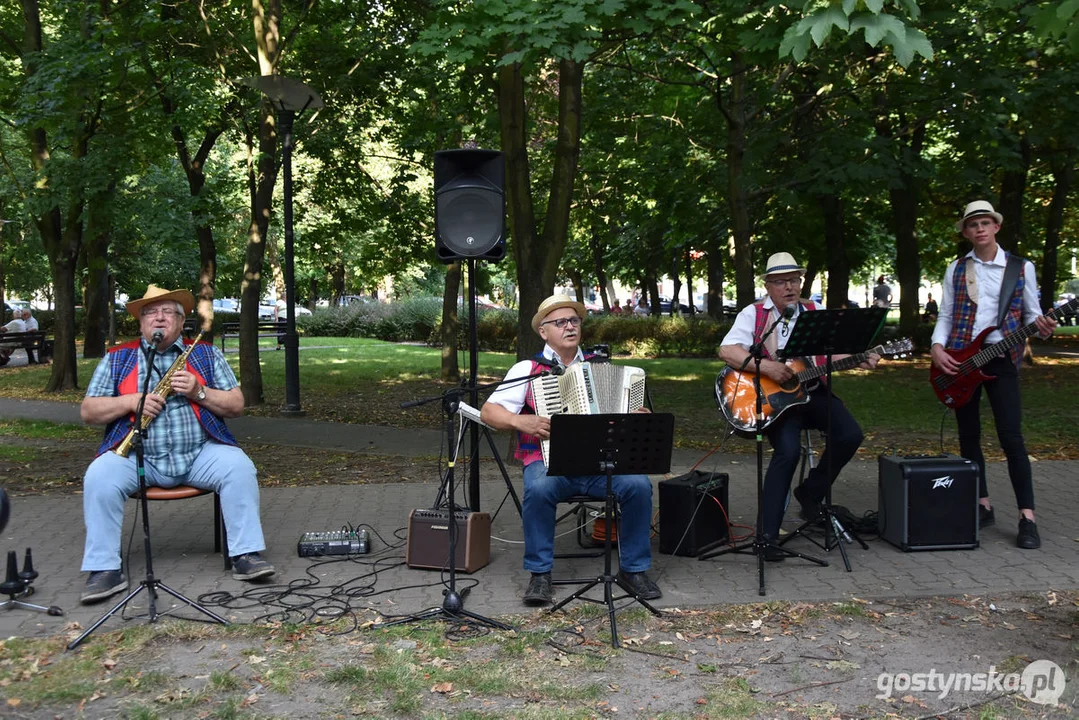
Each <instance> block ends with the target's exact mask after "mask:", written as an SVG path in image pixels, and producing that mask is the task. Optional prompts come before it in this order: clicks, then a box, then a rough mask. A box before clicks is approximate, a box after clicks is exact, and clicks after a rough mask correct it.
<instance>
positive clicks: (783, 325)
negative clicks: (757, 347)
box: [720, 296, 802, 350]
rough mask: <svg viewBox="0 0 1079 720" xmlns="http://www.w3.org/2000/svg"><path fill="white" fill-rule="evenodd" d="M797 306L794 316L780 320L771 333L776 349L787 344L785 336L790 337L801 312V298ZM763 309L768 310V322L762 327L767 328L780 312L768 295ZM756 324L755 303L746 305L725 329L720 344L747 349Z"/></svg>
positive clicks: (751, 340) (751, 341)
mask: <svg viewBox="0 0 1079 720" xmlns="http://www.w3.org/2000/svg"><path fill="white" fill-rule="evenodd" d="M797 307H798V309H797V310H795V312H794V317H792V318H791V319H790V320H786V321H782V322H780V323H779V325H777V326H776V329H775V332H773V333H772V337H774V338H775V339H776V349H777V350H782V349H783V348H785V347H786V346H787V338H789V337H790V335H791V331H792V330H794V323H796V322H797V321H798V316H799V315H801V314H802V301H801V300H799V301H798V303H797ZM764 309H765V310H768V324H767V325H765V326H764V329H765V330H767V329H768V328H769V327H771V326H772V323H774V322H775V321H776V320H777V319H779V317H780V312H779V310H778V308H776V305H775V303H774V302H772V298H771V297H770V296H769V297H765V298H764ZM756 326H757V303H753V304H751V305H746V306H745V307H744V308H742V310H741V312H739V313H738V316H737V317H735V318H734V324H733V325H731V329H730V330H728V331H727V334H726V335H725V336H724V337H723V342H721V343H720V345H741V346H742V347H744V348H745V349H746V350H748V349H749V346H750V345H752V344H753V329H754V328H755V327H756Z"/></svg>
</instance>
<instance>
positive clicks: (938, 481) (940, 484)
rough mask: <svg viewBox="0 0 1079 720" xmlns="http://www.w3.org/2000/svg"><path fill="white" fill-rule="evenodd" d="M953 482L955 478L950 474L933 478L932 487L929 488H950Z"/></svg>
mask: <svg viewBox="0 0 1079 720" xmlns="http://www.w3.org/2000/svg"><path fill="white" fill-rule="evenodd" d="M953 482H955V478H953V477H952V476H951V475H945V476H944V477H939V478H933V487H932V488H930V489H931V490H936V489H937V488H950V487H951V486H952V483H953Z"/></svg>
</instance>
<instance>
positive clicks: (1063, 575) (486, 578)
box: [0, 399, 1079, 637]
mask: <svg viewBox="0 0 1079 720" xmlns="http://www.w3.org/2000/svg"><path fill="white" fill-rule="evenodd" d="M0 417H22V418H38V419H47V420H54V421H58V422H78V409H77V407H76V406H74V405H71V404H66V403H53V402H43V401H20V400H12V399H0ZM230 426H231V427H232V428H233V429H234V432H235V433H236V435H237V437H239V438H240V440H241V443H242V442H244V441H257V442H260V443H267V444H279V445H286V446H287V445H293V446H304V447H323V448H328V449H333V450H337V451H358V450H362V451H365V452H370V453H384V454H388V455H403V456H411V457H430V456H432V455H434V454H435V453H436V452H437V448H438V447H439V440H440V437H439V433H438V431H434V430H419V429H410V430H408V431H402V430H400V429H392V428H379V427H366V426H356V425H338V424H334V423H324V422H318V421H313V420H302V419H301V420H292V419H278V418H256V417H245V418H240V419H237V420H235V421H233V422H231V423H230ZM499 445H500V447H501V446H502V443H499ZM432 448H435V449H436V450H432ZM481 451H482V453H483V454H486V455H489V451H488V449H487V447H486V444H485V443H484V444H483V445H481ZM701 455H703V453H699V452H690V451H682V450H676V451H675V455H674V462H673V467H672V475H675V476H676V475H680V474H683V473H685V472H687V471H688V470H689V469H690V468H691V467H692V466H693V465H694V464H695V463H696V462H697V461H698V460H699V459H700V456H701ZM87 461H89V458H87ZM356 461H357V462H363V457H362V456H361V455H357V460H356ZM700 469H702V470H716V471H718V472H723V473H728V474H729V476H730V485H729V497H730V499H729V512H730V515H731V521H732V522H733V523H735V524H741V525H744V526H746V527H751V526H752V525H753V524H754V520H755V515H756V490H755V478H756V468H755V463H754V459H753V457H751V456H745V455H729V454H716V455H713V456H712V457H710V458H708V459H707V460H706V461H705V463H704V464H702V466H701V468H700ZM1077 471H1079V463H1077V462H1073V461H1062V462H1056V461H1054V462H1036V463H1035V464H1034V478H1035V491H1036V493H1037V498H1038V507H1039V510H1038V526H1039V529H1040V531H1041V535H1042V548H1041V549H1040V550H1037V551H1023V550H1019V549H1017V548H1016V547H1015V545H1014V539H1015V528H1016V522H1017V520H1016V517H1015V511H1014V495H1013V494H1012V490H1011V485H1010V483H1009V482H1008V479H1007V473H1006V469H1005V467H1004V466H1003V465H1002V464H992V465H991V466H990V480H989V483H990V493H991V497H993V498H994V500H995V504H996V508H997V524H996V525H995V526H994V527H991V528H988V529H986V530H985V531H983V533H982V535H981V546H980V547H979V548H977V549H973V550H942V551H931V552H912V553H904V552H902V551H900V550H898V549H896V548H895V547H893V546H892V545H890V544H888V543H886V542H884V541H882V540H878V539H870V540H869V541H868V544H869V549H868V550H862V549H861V548H860V547H858V546H857V545H852V546H848V552H849V556H850V562H851V565H852V570H853V571H852V572H846V570H845V569H844V567H843V563H842V560H841V558H840V556H839V551H838V550H837V549H833V550H831V551H830V552H823V551H821V550H820V549H819V548H817V547H816V546H814V545H813V544H811V543H809V542H808V541H806V540H804V539H796V540H794V541H793V542H792V543H790V545H789V546H790V547H791V548H792V549H797V550H800V551H802V552H806V553H809V554H814V555H817V556H820V557H823V558H824V559H826V560H827V561H828V562H829V566H828V567H818V566H816V565H814V564H811V563H808V562H805V561H802V560H797V559H788V560H787V561H785V562H782V563H768V564H766V566H765V581H766V588H767V596H766V599H780V600H792V601H832V600H843V599H849V598H851V597H859V598H880V599H885V598H904V597H906V598H909V597H916V596H920V595H938V594H944V595H949V594H957V595H958V594H965V593H972V594H982V595H990V596H992V595H993V594H995V593H1004V592H1012V591H1024V592H1045V591H1047V590H1050V589H1054V590H1065V589H1073V588H1076V587H1079V553H1077V552H1076V532H1077V531H1076V527H1077V520H1079V511H1077V509H1076V504H1075V503H1074V502H1073V501H1072V496H1073V492H1074V479H1075V477H1076V474H1077ZM430 476H431V477H432V478H436V477H438V473H437V472H436V471H435V468H434V460H432V473H431V474H430ZM510 478H511V481H512V482H513V483H514V485H515V487H516V488H517V489H518V493H519V492H520V486H521V473H520V469H519V468H517V467H516V466H515V465H513V464H511V465H510ZM660 480H662V478H660V477H656V478H653V482H654V483H658V482H659V481H660ZM877 482H878V469H877V463H876V461H875V460H855V461H854V462H852V463H851V464H850V465H848V467H847V468H846V470H845V471H844V473H843V474H842V475H841V477H840V479H839V480H838V481H837V483H836V485H835V489H834V500H835V502H836V503H837V504H839V505H844V506H846V507H848V508H850V510H851V511H852V512H853V513H854V514H855V515H861V514H863V513H864V512H866V511H869V510H876V508H877ZM458 484H460V482H459V483H458ZM437 494H438V485H437V483H435V482H428V483H416V482H408V483H404V482H402V483H389V484H384V485H344V486H307V487H295V488H271V489H265V490H263V492H262V498H261V505H262V519H263V527H264V531H265V534H266V538H267V545H268V548H267V553H266V554H267V557H268V558H269V559H270V560H271V561H272V562H273V563H274V564H275V565H276V566H277V570H278V573H277V575H276V576H275V577H274V578H273V581H274V582H275V583H276V584H275V585H268V586H265V587H266V588H267V589H269V588H271V587H272V588H273V589H275V590H283V589H284V588H283V587H282V586H283V585H285V584H287V583H293V584H294V585H296V584H300V583H306V582H309V581H311V579H312V578H314V579H317V581H318V583H319V584H318V586H317V587H315V588H305V590H304V592H305V593H307V594H308V595H309V596H313V597H317V598H321V599H319V600H318V601H317V602H318V603H322V602H325V600H324V599H325V598H328V597H330V596H333V597H334V598H336V601H337V603H338V604H339V605H341V604H348V605H350V606H351V607H354V608H367V607H372V608H377V609H379V610H381V611H383V612H386V613H395V614H396V613H407V612H415V611H418V610H421V609H423V608H426V607H430V606H437V605H439V604H441V602H442V595H441V589H442V587H443V584H442V582H443V581H444V580H445V577H444V576H443V575H442V574H441V573H439V572H438V571H432V570H419V569H416V570H413V569H409V568H407V567H405V566H404V564H403V563H402V562H401V561H402V560H403V558H404V553H405V548H404V544H403V542H402V541H401V540H400V539H399V538H403V537H404V529H405V528H406V526H407V522H408V516H409V512H410V511H411V510H412V509H414V508H427V507H430V506H431V505H432V503H433V502H434V501H435V498H436V496H437ZM505 494H506V488H505V484H504V482H503V480H502V478H501V477H500V475H499V473H498V470H497V468H496V467H495V465H494V464H493V463H490V462H486V463H484V464H483V466H482V474H481V500H482V502H481V507H482V509H483V510H484V511H488V512H491V513H495V511H496V508H498V507H499V504H500V502H501V501H502V500H503V499H504V496H505ZM458 497H460V495H458ZM655 502H656V503H657V506H658V502H659V494H658V492H657V493H656V494H655ZM135 506H136V504H135V503H129V505H128V508H129V510H128V512H127V517H126V518H125V532H124V548H125V550H124V552H125V557H126V562H127V563H128V567H129V568H130V569H129V575H130V576H131V579H132V581H133V582H134V583H137V582H138V581H139V580H141V579H142V578H143V573H144V553H143V542H142V532H141V523H140V526H139V527H136V528H135V529H134V533H132V532H131V529H132V526H133V525H134V524H135V520H134V515H135V512H134V508H135ZM150 514H151V526H152V540H153V565H154V570H155V573H156V575H157V577H158V579H160V580H162V581H163V582H165V583H166V584H167V585H169V586H170V587H171V588H173V589H174V590H176V591H178V592H180V593H182V594H184V595H186V596H188V597H189V598H192V599H197V598H199V597H200V596H204V597H205V595H204V594H206V593H215V592H227V593H236V594H239V593H243V592H245V591H248V590H251V589H252V587H253V586H252V585H251V584H247V583H242V582H238V581H235V580H233V579H232V577H231V575H230V574H229V573H228V572H226V571H224V570H223V568H222V564H221V558H220V556H219V555H215V554H214V553H213V547H212V546H213V534H212V530H213V528H212V505H211V499H210V498H208V497H203V498H198V499H195V500H188V501H179V502H168V503H153V504H151V506H150ZM791 514H792V515H793V513H791ZM348 525H352V526H360V525H366V526H368V527H370V528H371V530H372V531H373V532H372V536H373V537H372V553H371V554H370V555H366V556H354V558H353V559H352V560H351V561H342V562H334V563H315V562H313V561H312V560H310V559H307V558H300V557H298V555H297V551H296V543H297V541H298V539H299V537H300V535H301V534H302V533H303V532H305V531H317V530H336V529H340V528H341V527H343V526H348ZM795 525H796V523H795V522H793V521H791V522H788V523H787V525H786V527H787V528H791V529H793V528H794V527H795ZM559 532H560V533H561V534H560V536H559V537H558V539H557V542H556V549H557V550H559V551H572V550H574V549H576V540H575V536H574V530H573V526H572V523H570V522H569V521H567V522H566V523H565V524H564V525H562V526H560V528H559ZM736 532H739V531H738V530H737V529H736ZM741 532H745V531H741ZM375 533H377V536H376V535H375ZM491 534H492V540H491V559H490V563H489V564H488V565H487V566H486V567H484V568H482V569H480V570H479V571H477V572H475V573H473V574H461V575H459V576H458V588H459V589H461V588H463V587H465V586H472V585H473V584H475V587H474V588H473V589H472V590H471V593H470V594H469V596H468V597H467V598H466V603H465V607H466V608H467V609H468V610H470V611H471V612H474V613H480V614H482V615H488V616H503V615H511V614H516V613H533V612H535V611H534V610H531V609H529V608H525V607H524V606H522V605H521V603H520V596H521V594H522V593H523V591H524V589H525V585H526V584H527V579H528V578H527V573H525V572H524V571H523V570H522V569H521V555H522V546H521V537H522V533H521V524H520V519H519V518H518V516H517V514H516V510H515V509H514V507H513V506H512V503H509V502H505V503H504V505H502V507H501V509H500V510H499V511H498V512H497V514H496V515H495V517H494V520H493V527H492V531H491ZM128 538H133V539H132V540H131V541H130V542H129V540H128ZM0 540H2V541H3V542H2V543H0V550H15V551H17V553H18V557H19V561H20V563H21V561H22V557H23V552H24V549H25V548H26V547H31V548H33V553H34V561H35V566H36V569H37V570H38V571H39V572H40V573H41V576H40V577H39V578H38V580H37V581H36V582H35V583H34V586H35V589H36V592H35V594H34V596H33V597H31V598H29V600H30V601H33V602H36V603H38V604H42V605H57V606H59V607H61V608H62V609H63V610H64V611H65V615H64V616H63V617H49V616H46V615H44V614H37V613H31V612H28V611H25V610H10V611H5V612H0V637H6V636H9V635H27V636H35V635H49V634H52V633H56V632H59V631H61V629H63V628H64V626H65V624H67V623H70V622H72V621H77V622H78V623H79V624H80V625H81V626H82V627H84V628H85V627H88V626H89V624H90V623H92V622H93V621H94V620H95V619H96V618H97V617H99V616H100V615H101V614H103V613H104V612H105V611H106V610H108V609H109V608H110V607H111V606H112V605H111V603H110V602H105V603H103V604H99V605H95V606H90V607H83V606H80V605H79V604H78V596H79V593H80V592H81V590H82V587H83V585H84V584H85V577H86V576H85V574H83V573H80V572H79V571H78V566H79V561H80V558H81V553H82V542H83V526H82V509H81V496H78V495H72V496H39V497H17V498H14V501H13V504H12V519H11V522H10V524H9V526H8V528H7V529H6V530H5V531H4V533H3V534H2V535H0ZM128 548H130V549H128ZM601 569H602V559H597V558H589V559H572V560H557V561H556V564H555V574H556V576H561V577H567V576H568V577H591V576H594V575H595V574H597V573H599V572H600V571H601ZM652 575H653V577H654V578H655V579H656V580H657V581H658V582H659V584H660V586H661V587H662V589H663V592H664V595H663V598H662V600H660V601H659V602H658V603H656V605H657V606H658V607H660V608H661V609H662V608H664V607H674V606H677V607H683V608H684V607H691V606H702V605H711V604H715V603H747V602H757V601H759V600H761V599H762V598H760V596H759V595H758V594H757V586H758V573H757V563H756V559H755V558H754V557H753V556H750V555H742V554H732V555H722V556H719V557H715V558H712V559H709V560H706V561H699V560H697V559H696V558H694V557H681V556H672V555H664V554H660V553H659V551H658V538H654V540H653V569H652ZM254 587H262V586H254ZM358 588H362V589H358ZM572 589H573V588H571V587H561V588H556V594H557V596H558V597H564V596H565V595H566V594H568V593H569V592H571V591H572ZM335 590H336V591H335ZM260 595H261V598H254V599H253V598H252V597H251V596H250V595H248V596H246V597H245V598H244V599H237V600H235V602H233V603H231V605H230V606H229V607H214V608H213V609H214V611H215V612H218V613H220V614H224V615H225V616H226V617H228V618H230V619H232V620H236V621H251V620H253V619H255V618H257V617H260V616H263V615H265V614H266V613H268V612H271V611H272V610H273V608H267V607H264V606H262V605H260V604H259V603H258V602H257V601H256V600H257V599H263V600H265V599H269V598H270V595H267V594H265V593H261V594H260ZM275 596H276V594H275ZM121 597H123V596H122V595H119V596H116V597H115V598H114V599H113V600H112V602H115V601H117V600H119V599H120V598H121ZM210 599H218V598H210ZM146 600H147V593H145V592H143V593H141V594H140V595H139V596H138V597H137V598H136V600H135V603H134V605H135V606H137V607H134V608H133V609H132V613H134V614H137V613H139V612H145V608H146ZM286 602H291V603H293V604H296V603H299V599H297V598H296V597H295V596H293V597H292V599H291V600H286ZM307 602H309V601H308V600H304V601H303V604H307ZM173 604H174V602H173V600H172V599H171V598H170V597H169V596H167V595H162V596H161V598H160V600H159V602H158V609H159V610H162V609H165V608H168V607H171V606H172V605H173ZM140 608H141V610H140ZM129 614H130V613H129ZM180 614H190V613H189V612H186V611H185V612H183V613H180ZM511 622H512V620H511ZM122 625H123V620H121V619H119V618H118V617H114V618H112V619H110V620H109V621H108V622H107V623H106V624H105V625H104V626H103V629H111V628H118V627H121V626H122Z"/></svg>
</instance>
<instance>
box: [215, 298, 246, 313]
mask: <svg viewBox="0 0 1079 720" xmlns="http://www.w3.org/2000/svg"><path fill="white" fill-rule="evenodd" d="M213 305H214V312H215V313H216V312H230V313H238V312H240V301H239V300H235V299H233V298H214V303H213Z"/></svg>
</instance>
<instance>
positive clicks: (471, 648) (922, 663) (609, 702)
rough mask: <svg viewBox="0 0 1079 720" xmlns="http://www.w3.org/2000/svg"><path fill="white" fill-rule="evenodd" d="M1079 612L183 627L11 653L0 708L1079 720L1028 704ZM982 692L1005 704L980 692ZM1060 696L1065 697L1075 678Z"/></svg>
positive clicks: (1059, 600) (836, 608)
mask: <svg viewBox="0 0 1079 720" xmlns="http://www.w3.org/2000/svg"><path fill="white" fill-rule="evenodd" d="M1077 602H1079V599H1077V596H1076V595H1075V594H1074V593H1070V594H1066V593H1052V592H1050V593H1047V594H1044V595H1025V596H986V597H963V598H948V599H941V598H928V599H922V600H914V601H911V600H907V601H903V602H897V603H888V602H879V601H878V602H868V601H866V602H862V601H853V602H848V603H839V604H823V605H812V604H786V603H770V604H760V605H744V606H732V607H722V608H715V609H710V610H693V611H682V610H677V609H673V610H669V611H666V612H665V613H664V615H663V616H662V617H659V618H656V617H653V616H651V615H649V614H648V613H646V612H643V611H641V610H639V609H633V608H626V609H624V610H622V612H621V613H620V614H619V631H620V638H621V640H622V644H623V647H622V648H621V649H618V650H615V649H612V648H611V646H610V645H609V643H608V639H609V634H608V631H607V628H608V624H607V618H606V616H605V615H603V614H602V613H599V612H587V611H581V610H577V611H573V612H570V613H568V614H565V613H558V614H555V615H547V614H543V613H537V614H535V615H531V616H525V617H513V618H504V619H505V620H507V621H508V622H510V623H512V624H514V625H515V630H514V631H512V632H502V631H492V632H485V631H476V630H474V629H471V628H468V627H467V626H458V625H452V626H449V625H445V624H439V623H425V624H410V625H404V626H401V627H399V628H392V629H388V630H379V629H371V628H369V627H364V626H363V625H362V624H361V627H360V628H358V629H355V630H353V631H351V632H343V633H342V634H335V633H338V632H340V631H342V630H348V629H349V628H351V627H352V626H353V619H351V618H350V619H349V620H348V621H347V622H345V621H338V622H336V623H331V624H329V625H325V626H322V627H318V626H312V625H306V626H299V627H296V626H290V627H281V626H279V627H268V628H253V627H250V626H247V627H231V628H220V627H207V626H203V625H197V624H194V623H191V624H184V623H177V622H171V621H170V622H166V623H162V624H160V625H156V626H147V625H144V626H138V627H134V626H133V627H131V628H128V629H125V630H124V631H117V632H112V633H108V634H102V635H99V636H96V637H95V640H94V641H93V642H91V643H88V644H86V645H84V646H83V647H82V648H80V650H79V651H78V652H76V653H65V652H63V650H62V646H63V642H65V638H64V637H58V638H54V639H51V640H43V641H27V640H8V641H5V642H2V643H0V691H2V694H3V696H4V697H5V698H6V703H7V706H6V707H5V708H4V710H5V711H6V714H5V717H18V718H35V719H37V718H41V719H44V718H55V717H116V716H120V715H124V716H127V717H349V716H365V717H420V716H423V717H441V716H451V715H452V716H459V715H466V716H469V717H513V718H518V717H520V718H547V717H552V716H559V717H582V718H583V717H657V716H662V717H686V718H689V717H693V718H697V717H703V718H711V717H738V718H740V717H747V718H748V717H761V718H764V717H785V718H786V717H789V718H805V717H809V718H855V717H858V718H863V717H864V718H868V717H881V718H883V717H904V718H915V717H918V718H929V717H957V718H958V717H964V718H966V717H970V718H1002V717H1009V718H1010V717H1032V718H1033V717H1068V716H1070V714H1071V712H1072V709H1073V707H1074V703H1075V700H1076V688H1077V687H1079V682H1075V681H1074V680H1073V681H1071V686H1070V687H1065V688H1064V690H1063V694H1061V695H1059V697H1058V698H1057V702H1056V703H1054V704H1040V703H1036V702H1032V701H1031V700H1029V699H1027V697H1026V696H1025V695H1024V693H1023V691H1022V690H1017V687H1019V686H1020V683H1019V680H1018V678H1020V677H1021V676H1022V673H1023V672H1024V670H1025V669H1026V668H1027V667H1028V666H1029V665H1030V664H1031V663H1032V662H1033V661H1036V660H1049V661H1052V662H1053V663H1055V664H1056V665H1057V666H1058V667H1059V668H1060V670H1061V671H1062V672H1063V673H1064V674H1066V676H1067V677H1068V678H1072V677H1073V676H1074V675H1075V671H1076V670H1077V669H1079V663H1077V662H1076V659H1075V658H1076V655H1075V642H1076V638H1075V635H1074V633H1075V627H1076V619H1077V610H1076V604H1077ZM374 617H375V616H374V615H373V614H372V613H370V612H369V611H360V612H359V617H358V618H356V620H357V621H361V622H362V621H365V620H371V619H374ZM953 673H955V674H957V675H953ZM917 674H921V675H917ZM979 677H984V678H986V679H987V680H988V682H987V685H988V686H989V688H990V689H989V690H988V691H984V690H980V689H970V688H971V687H979V686H978V685H977V682H978V678H979ZM912 678H913V679H914V682H913V683H912ZM918 678H921V680H918ZM956 678H958V681H957V680H956ZM964 678H966V679H964ZM927 679H928V681H927ZM1046 679H1047V683H1048V686H1049V688H1050V689H1054V688H1059V686H1058V685H1056V683H1057V682H1059V681H1060V677H1057V676H1047V678H1046ZM919 682H922V684H923V686H921V687H919V686H918V683H919ZM956 682H958V683H959V685H960V686H963V688H964V689H957V686H956V685H955V683H956ZM945 684H947V687H948V689H947V690H946V691H945V690H943V687H945ZM929 687H932V688H934V689H933V690H932V691H930V690H929ZM61 688H66V690H64V691H63V692H62V691H61ZM1039 699H1043V700H1044V699H1045V697H1044V696H1043V697H1041V698H1039Z"/></svg>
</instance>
